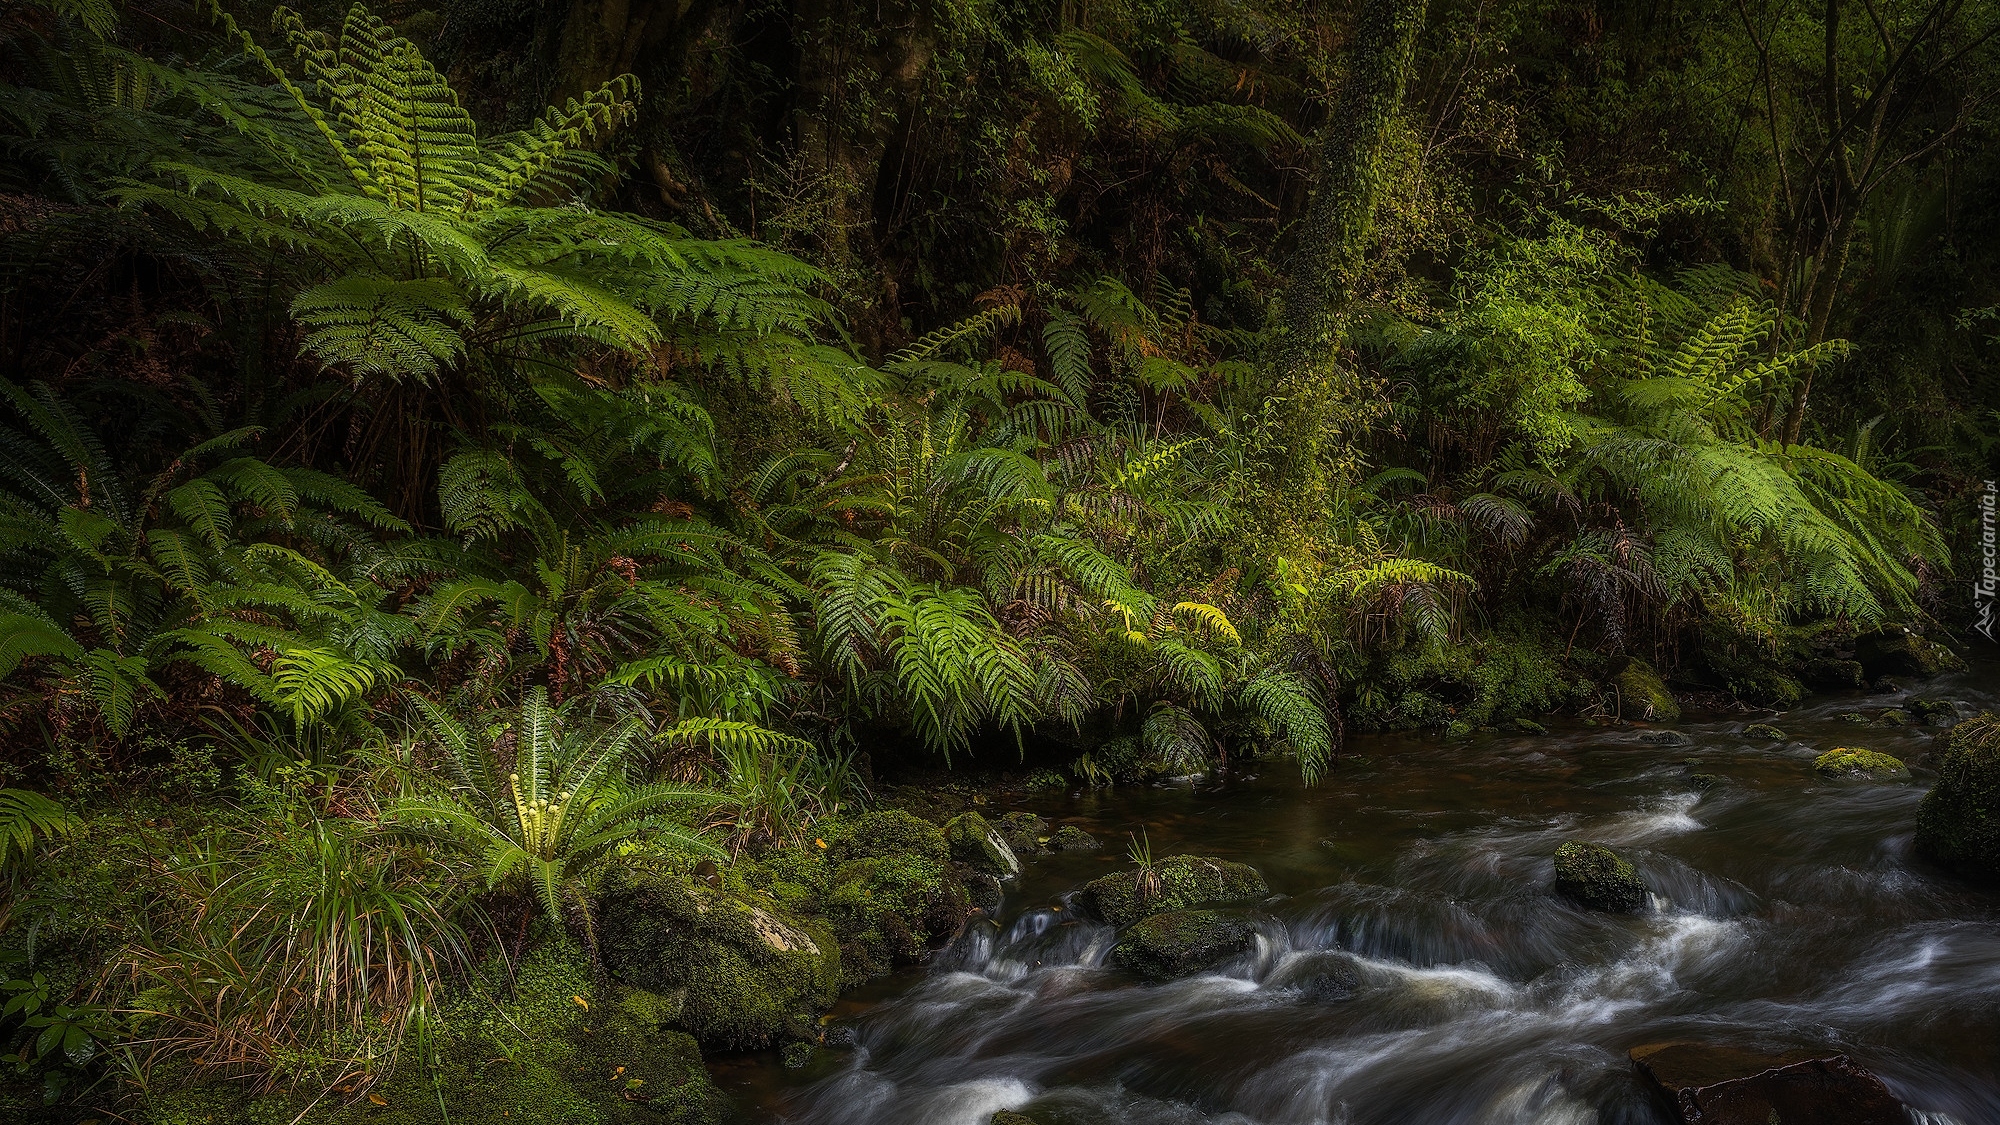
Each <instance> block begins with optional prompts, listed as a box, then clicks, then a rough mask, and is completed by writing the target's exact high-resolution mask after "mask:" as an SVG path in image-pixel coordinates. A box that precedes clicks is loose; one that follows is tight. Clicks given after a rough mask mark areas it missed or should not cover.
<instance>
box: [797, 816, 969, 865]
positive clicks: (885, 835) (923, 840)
mask: <svg viewBox="0 0 2000 1125" xmlns="http://www.w3.org/2000/svg"><path fill="white" fill-rule="evenodd" d="M825 839H826V842H827V856H828V858H829V859H830V860H831V861H832V862H833V863H834V864H835V865H836V866H837V865H839V864H842V863H845V862H847V861H849V860H855V859H873V858H877V857H881V856H914V857H917V858H920V859H928V860H931V861H933V862H936V863H943V862H945V861H946V860H947V859H949V858H950V857H951V847H950V845H949V844H947V843H946V842H945V838H944V833H943V832H941V831H939V830H938V827H937V825H935V824H932V823H930V822H929V821H927V820H923V819H920V818H918V817H916V816H913V815H911V814H910V813H907V812H904V811H903V810H902V809H877V810H876V811H874V812H868V813H863V814H861V815H860V816H856V817H846V818H843V819H841V820H840V821H838V822H836V823H832V824H829V825H828V826H827V828H826V836H825Z"/></svg>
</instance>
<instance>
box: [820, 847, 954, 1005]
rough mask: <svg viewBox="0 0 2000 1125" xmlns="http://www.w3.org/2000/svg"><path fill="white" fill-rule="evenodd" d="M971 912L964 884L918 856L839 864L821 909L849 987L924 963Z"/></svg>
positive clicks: (937, 864)
mask: <svg viewBox="0 0 2000 1125" xmlns="http://www.w3.org/2000/svg"><path fill="white" fill-rule="evenodd" d="M971 908H972V902H971V897H970V894H969V892H968V891H967V890H966V886H965V884H964V883H962V882H960V881H959V880H958V879H957V878H955V877H953V875H952V873H951V869H950V867H948V866H947V865H946V864H945V863H943V862H942V861H940V860H936V859H932V858H930V857H928V856H918V855H884V856H868V857H864V858H861V859H853V860H849V861H847V862H846V863H843V864H841V865H840V866H839V867H837V868H835V869H834V871H833V875H832V878H831V880H830V886H829V887H828V890H827V892H826V897H825V899H824V906H823V909H824V910H825V912H826V917H827V919H828V921H830V922H831V923H832V925H833V928H834V931H835V933H836V934H838V935H839V939H840V959H841V964H842V966H843V967H844V968H845V969H846V971H847V977H846V983H847V984H850V985H852V984H858V983H860V982H861V981H863V980H866V979H868V978H869V977H872V976H879V975H880V974H882V973H886V972H888V971H889V970H890V969H891V968H893V967H895V966H897V965H909V964H915V963H917V962H919V961H923V960H925V959H927V958H928V957H929V956H930V952H931V949H932V948H933V947H935V946H937V945H938V944H940V943H942V942H944V941H947V940H949V939H951V938H953V937H955V936H957V934H958V932H959V929H960V928H961V927H962V926H964V924H965V919H966V917H967V915H968V914H969V913H970V911H971Z"/></svg>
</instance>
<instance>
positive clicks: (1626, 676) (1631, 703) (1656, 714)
mask: <svg viewBox="0 0 2000 1125" xmlns="http://www.w3.org/2000/svg"><path fill="white" fill-rule="evenodd" d="M1611 683H1612V686H1613V687H1615V688H1617V689H1618V707H1619V714H1620V715H1622V716H1624V717H1625V718H1627V719H1647V720H1651V721H1653V722H1659V723H1672V722H1677V721H1679V719H1680V717H1681V705H1680V702H1679V701H1678V700H1676V699H1675V698H1674V693H1673V692H1671V691H1668V690H1667V685H1666V681H1664V680H1662V679H1660V674H1659V673H1658V672H1655V671H1653V666H1652V665H1650V664H1648V663H1646V662H1645V661H1643V660H1633V661H1629V662H1628V663H1627V664H1626V665H1625V667H1624V668H1623V669H1622V670H1621V671H1619V673H1618V674H1617V675H1615V676H1613V677H1612V678H1611Z"/></svg>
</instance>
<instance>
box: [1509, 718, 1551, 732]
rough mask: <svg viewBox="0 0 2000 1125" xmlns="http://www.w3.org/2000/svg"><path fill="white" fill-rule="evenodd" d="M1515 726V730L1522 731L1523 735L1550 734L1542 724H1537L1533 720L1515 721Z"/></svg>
mask: <svg viewBox="0 0 2000 1125" xmlns="http://www.w3.org/2000/svg"><path fill="white" fill-rule="evenodd" d="M1513 725H1514V729H1515V730H1517V731H1520V732H1521V733H1522V734H1547V733H1549V728H1547V727H1545V726H1543V725H1542V724H1540V723H1538V722H1536V721H1535V720H1533V719H1515V720H1514V724H1513Z"/></svg>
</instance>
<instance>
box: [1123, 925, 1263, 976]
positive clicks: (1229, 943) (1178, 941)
mask: <svg viewBox="0 0 2000 1125" xmlns="http://www.w3.org/2000/svg"><path fill="white" fill-rule="evenodd" d="M1256 943H1257V927H1255V926H1253V925H1251V924H1250V921H1249V920H1248V919H1246V918H1240V917H1237V916H1236V915H1233V914H1223V913H1219V912H1217V911H1214V910H1174V911H1169V912H1167V913H1165V914H1155V915H1153V916H1152V917H1150V918H1146V919H1143V920H1141V921H1140V922H1138V923H1136V924H1135V925H1133V926H1132V927H1131V928H1130V929H1128V930H1126V931H1125V933H1124V934H1123V935H1122V936H1120V937H1119V939H1118V944H1117V945H1115V946H1113V947H1112V948H1111V956H1110V961H1111V963H1112V964H1114V965H1116V966H1118V967H1119V968H1121V969H1125V970H1127V971H1128V972H1133V973H1137V974H1139V975H1140V976H1143V977H1150V978H1152V979H1154V980H1168V979H1171V978H1173V977H1184V976H1188V975H1190V974H1193V973H1198V972H1201V971H1202V970H1203V969H1209V968H1213V967H1215V966H1216V965H1218V964H1220V963H1222V962H1224V961H1227V960H1228V959H1230V958H1231V957H1235V956H1237V955H1238V954H1241V953H1243V952H1245V951H1247V950H1248V949H1250V947H1251V946H1253V945H1255V944H1256Z"/></svg>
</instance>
